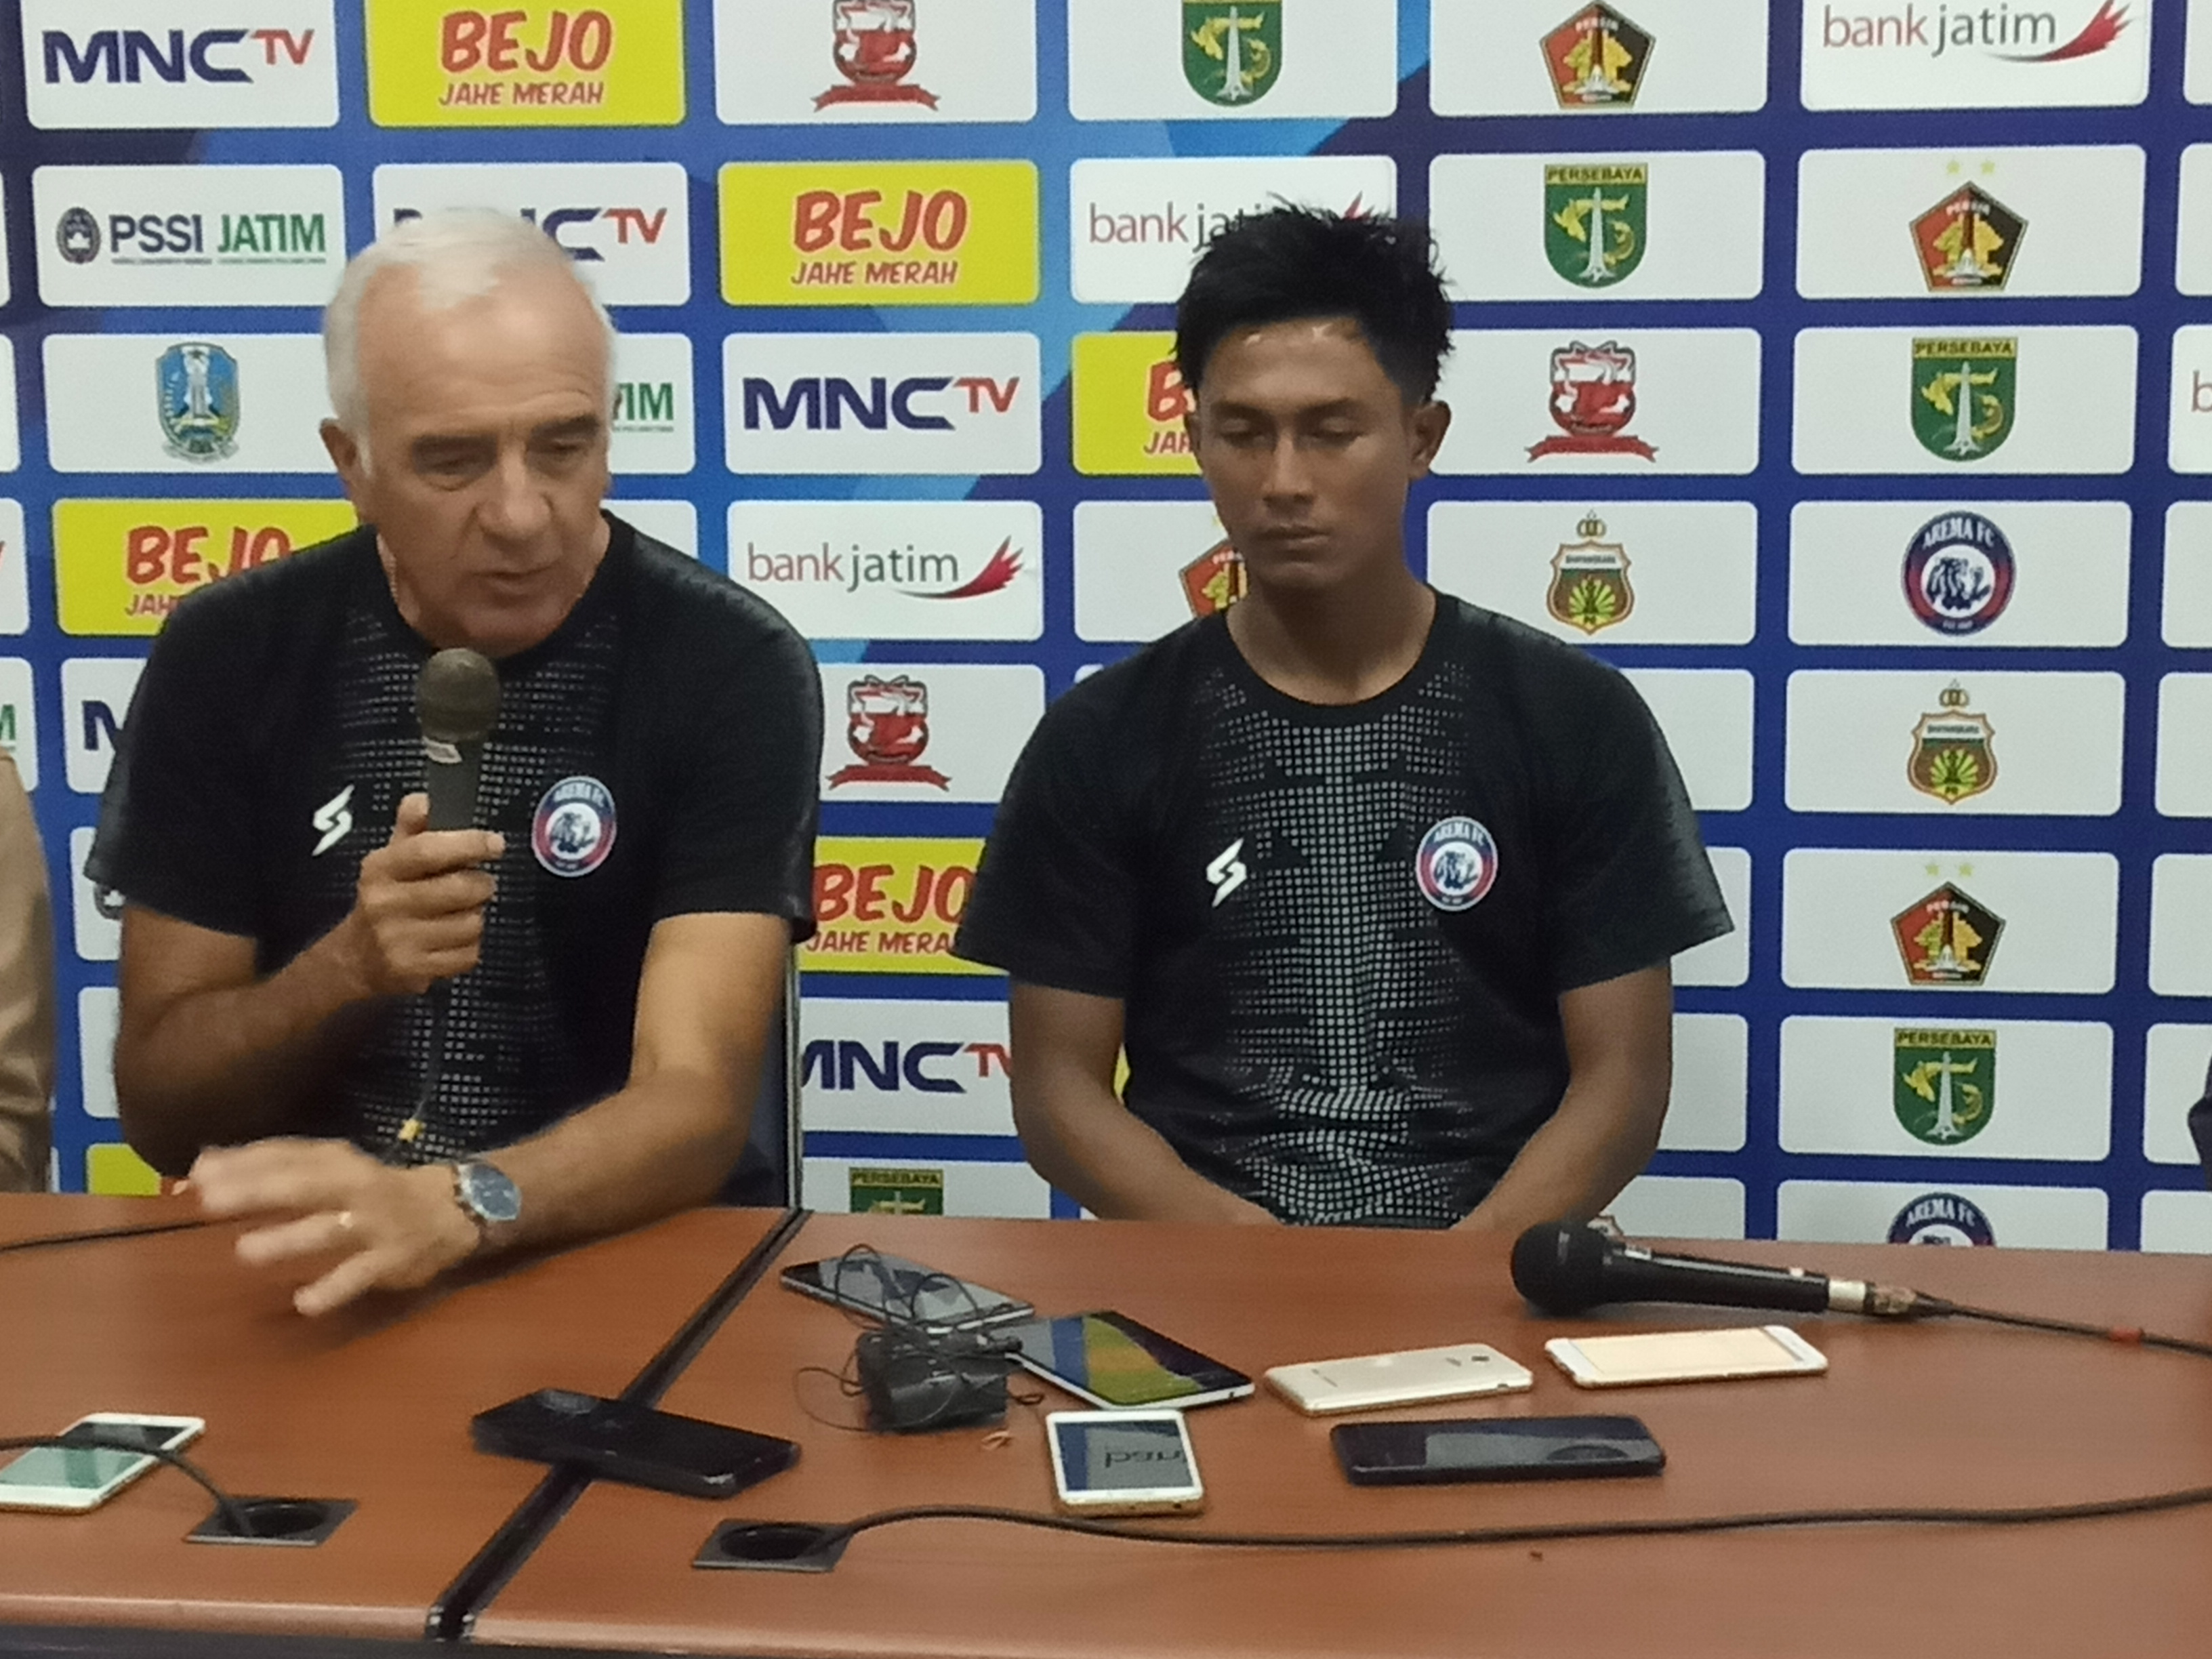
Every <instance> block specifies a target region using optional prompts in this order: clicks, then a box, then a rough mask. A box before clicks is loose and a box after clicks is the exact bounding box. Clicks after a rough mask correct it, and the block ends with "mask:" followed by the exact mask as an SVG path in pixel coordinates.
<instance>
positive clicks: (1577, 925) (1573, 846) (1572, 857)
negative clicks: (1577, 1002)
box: [1544, 658, 1735, 991]
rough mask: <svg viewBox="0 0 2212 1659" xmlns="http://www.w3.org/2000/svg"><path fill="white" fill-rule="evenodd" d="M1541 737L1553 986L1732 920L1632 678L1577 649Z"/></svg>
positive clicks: (1651, 956) (1582, 980) (1711, 934)
mask: <svg viewBox="0 0 2212 1659" xmlns="http://www.w3.org/2000/svg"><path fill="white" fill-rule="evenodd" d="M1576 666H1577V669H1579V670H1580V672H1579V673H1578V674H1577V680H1578V681H1579V682H1580V683H1579V684H1577V685H1576V686H1575V688H1574V690H1573V694H1572V695H1571V696H1558V697H1556V698H1553V699H1550V700H1548V702H1549V706H1550V708H1553V709H1554V710H1558V711H1560V713H1559V715H1558V716H1557V717H1556V718H1557V719H1558V720H1559V727H1558V729H1557V730H1556V731H1555V733H1554V735H1553V738H1552V739H1551V742H1550V745H1549V746H1550V748H1551V750H1552V753H1553V756H1554V757H1556V764H1557V766H1558V772H1557V774H1556V775H1555V777H1554V787H1553V791H1552V793H1551V800H1550V803H1549V811H1548V812H1547V821H1546V823H1545V825H1544V829H1545V842H1546V844H1547V847H1548V848H1550V856H1549V858H1548V860H1547V864H1548V866H1549V867H1548V871H1547V881H1546V884H1545V905H1544V908H1545V914H1546V931H1547V936H1548V937H1549V938H1550V939H1552V940H1553V957H1552V974H1553V985H1554V987H1556V988H1557V989H1558V990H1560V991H1571V990H1573V989H1575V988H1576V987H1579V986H1583V985H1595V984H1599V983H1601V981H1605V980H1608V979H1617V978H1619V977H1620V975H1623V974H1632V973H1634V972H1636V971H1637V970H1638V969H1643V968H1649V967H1651V966H1653V965H1654V964H1655V963H1661V962H1664V961H1666V960H1667V959H1668V957H1672V956H1674V954H1675V953H1676V952H1678V951H1686V950H1688V949H1689V948H1690V947H1691V946H1692V945H1702V944H1704V943H1705V941H1706V940H1707V939H1718V938H1719V937H1720V936H1721V935H1722V934H1723V933H1727V932H1729V930H1730V929H1731V928H1732V927H1734V926H1735V924H1734V923H1733V922H1732V921H1730V920H1729V913H1728V905H1727V902H1725V901H1724V900H1723V898H1722V897H1721V890H1720V884H1719V882H1717V880H1715V879H1714V877H1713V868H1712V864H1711V860H1708V859H1707V858H1706V857H1705V842H1703V840H1702V839H1700V837H1699V833H1698V818H1697V814H1696V813H1694V812H1693V811H1691V810H1690V798H1689V792H1688V791H1687V790H1686V789H1685V788H1684V787H1682V775H1681V774H1680V771H1678V770H1677V769H1675V766H1674V755H1673V753H1672V752H1671V751H1670V750H1668V747H1667V739H1666V738H1665V737H1664V736H1663V735H1662V733H1661V732H1660V730H1659V723H1658V722H1657V721H1656V720H1654V719H1653V718H1652V716H1651V711H1650V709H1649V708H1646V707H1645V706H1644V699H1643V698H1642V697H1640V696H1638V695H1637V692H1636V688H1635V687H1634V686H1632V685H1631V684H1629V683H1628V681H1627V680H1626V678H1624V677H1623V676H1622V675H1620V673H1618V672H1616V671H1613V669H1611V668H1607V667H1605V666H1604V665H1601V664H1599V663H1597V662H1595V661H1594V660H1592V659H1589V658H1583V659H1582V660H1581V662H1579V663H1577V665H1576Z"/></svg>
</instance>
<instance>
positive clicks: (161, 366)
mask: <svg viewBox="0 0 2212 1659" xmlns="http://www.w3.org/2000/svg"><path fill="white" fill-rule="evenodd" d="M154 383H155V405H154V412H155V416H156V418H157V419H159V420H160V422H161V435H162V436H163V437H165V438H167V440H168V442H167V444H166V445H164V446H163V447H165V448H166V449H167V451H168V452H169V453H170V454H172V455H174V456H176V457H177V458H178V459H180V460H186V461H220V460H222V459H225V458H227V457H228V456H230V455H234V454H235V453H237V452H238V422H239V413H240V410H239V394H238V359H236V358H235V357H234V356H231V355H230V353H228V351H225V350H224V349H222V347H221V346H219V345H210V344H208V343H206V342H205V341H204V340H187V341H185V342H182V343H179V344H177V345H173V346H171V347H170V348H169V349H167V351H164V352H163V353H162V354H161V356H160V357H159V358H158V359H156V360H155V364H154Z"/></svg>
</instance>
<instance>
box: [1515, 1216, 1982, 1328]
mask: <svg viewBox="0 0 2212 1659" xmlns="http://www.w3.org/2000/svg"><path fill="white" fill-rule="evenodd" d="M1513 1288H1514V1289H1515V1290H1516V1291H1520V1292H1521V1294H1522V1296H1523V1297H1526V1298H1527V1299H1528V1302H1529V1303H1531V1304H1533V1305H1534V1306H1535V1307H1536V1308H1538V1309H1539V1310H1541V1311H1543V1312H1545V1313H1550V1314H1578V1313H1583V1312H1585V1311H1587V1310H1589V1309H1591V1308H1595V1307H1599V1306H1601V1305H1602V1304H1606V1303H1608V1302H1695V1303H1700V1304H1705V1305H1707V1306H1711V1307H1720V1308H1778V1309H1781V1310H1783V1311H1784V1312H1787V1313H1830V1312H1834V1313H1856V1314H1870V1315H1872V1316H1875V1317H1876V1318H1880V1319H1913V1318H1917V1317H1919V1316H1923V1315H1928V1314H1935V1313H1939V1312H1943V1311H1948V1309H1947V1308H1946V1307H1945V1306H1944V1304H1941V1303H1939V1302H1937V1301H1936V1298H1935V1297H1923V1296H1922V1295H1921V1294H1920V1293H1919V1292H1918V1291H1908V1290H1905V1289H1903V1288H1901V1287H1899V1286H1896V1285H1874V1284H1869V1283H1867V1282H1866V1281H1864V1280H1862V1279H1828V1278H1826V1277H1823V1276H1822V1275H1821V1274H1819V1273H1807V1272H1805V1271H1804V1270H1803V1269H1802V1268H1801V1267H1751V1266H1747V1265H1746V1264H1745V1263H1742V1262H1740V1261H1708V1260H1706V1259H1705V1258H1704V1257H1701V1256H1694V1255H1655V1254H1654V1253H1653V1252H1651V1251H1650V1250H1647V1249H1644V1248H1643V1247H1642V1246H1640V1245H1636V1244H1624V1243H1620V1242H1619V1241H1618V1240H1615V1239H1611V1238H1607V1237H1606V1236H1605V1235H1604V1234H1603V1233H1601V1232H1599V1231H1597V1230H1596V1229H1595V1228H1594V1227H1577V1226H1574V1225H1570V1224H1568V1223H1566V1222H1561V1221H1545V1222H1540V1223H1538V1224H1537V1225H1535V1226H1534V1227H1531V1228H1529V1229H1528V1231H1526V1232H1524V1233H1522V1235H1521V1237H1519V1238H1518V1239H1516V1240H1515V1241H1514V1244H1513Z"/></svg>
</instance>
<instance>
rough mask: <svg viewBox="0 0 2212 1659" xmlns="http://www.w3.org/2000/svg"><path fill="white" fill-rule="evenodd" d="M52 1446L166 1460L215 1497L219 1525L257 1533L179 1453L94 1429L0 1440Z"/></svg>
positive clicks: (6, 1445) (19, 1447)
mask: <svg viewBox="0 0 2212 1659" xmlns="http://www.w3.org/2000/svg"><path fill="white" fill-rule="evenodd" d="M46 1447H53V1448H56V1449H60V1450H63V1451H84V1450H93V1451H118V1452H129V1453H131V1455H133V1456H136V1457H150V1458H152V1459H154V1461H155V1462H158V1463H167V1465H168V1466H169V1467H170V1468H173V1469H174V1470H176V1471H177V1472H178V1473H179V1474H182V1475H183V1476H185V1478H186V1479H187V1480H191V1481H193V1482H195V1483H197V1485H198V1486H201V1487H202V1488H204V1490H205V1491H206V1492H207V1495H208V1496H209V1497H210V1498H214V1499H215V1505H216V1509H217V1510H221V1511H222V1524H223V1525H224V1526H226V1527H228V1528H229V1529H230V1530H231V1532H232V1533H233V1534H235V1535H236V1536H238V1537H240V1538H252V1537H254V1536H256V1535H257V1534H256V1533H255V1530H254V1526H253V1522H252V1520H251V1519H249V1518H248V1517H247V1516H246V1510H245V1507H244V1506H243V1505H242V1504H240V1503H239V1501H238V1500H237V1499H236V1498H233V1497H232V1496H231V1495H230V1494H229V1493H228V1492H225V1491H224V1490H223V1489H222V1487H221V1486H216V1483H215V1482H214V1481H213V1480H210V1478H209V1477H208V1475H207V1474H206V1472H205V1471H204V1470H203V1469H202V1468H200V1467H199V1465H198V1464H197V1463H195V1462H192V1461H191V1459H190V1458H189V1457H186V1456H185V1455H184V1454H183V1453H181V1452H173V1451H169V1450H167V1449H164V1448H162V1447H160V1446H149V1445H148V1444H147V1443H145V1442H144V1441H143V1440H134V1439H131V1438H129V1437H126V1436H124V1435H120V1434H113V1435H110V1434H102V1433H101V1432H100V1430H98V1429H97V1428H76V1429H70V1430H68V1431H64V1433H61V1434H18V1435H10V1436H9V1437H6V1438H4V1439H0V1451H34V1450H39V1449H44V1448H46Z"/></svg>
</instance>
